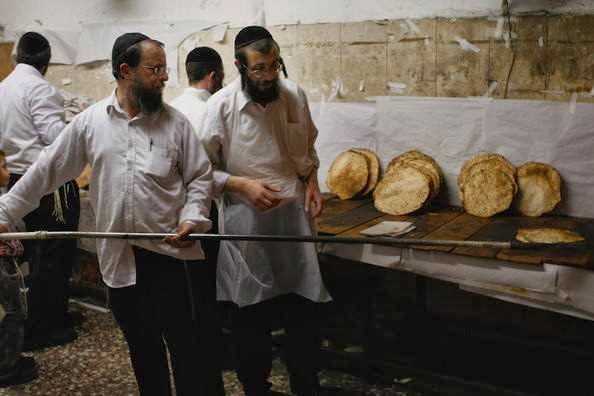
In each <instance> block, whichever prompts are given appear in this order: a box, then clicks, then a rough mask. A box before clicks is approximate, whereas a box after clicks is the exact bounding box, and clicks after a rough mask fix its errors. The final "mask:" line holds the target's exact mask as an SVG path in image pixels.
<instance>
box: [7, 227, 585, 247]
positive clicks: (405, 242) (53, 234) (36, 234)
mask: <svg viewBox="0 0 594 396" xmlns="http://www.w3.org/2000/svg"><path fill="white" fill-rule="evenodd" d="M174 235H175V234H173V233H150V232H84V231H33V232H6V233H0V241H2V240H10V239H20V240H24V239H78V238H96V239H159V240H161V239H164V238H166V237H169V236H174ZM185 239H188V240H212V241H258V242H313V243H316V242H322V243H345V244H374V245H387V246H412V245H416V246H451V247H472V248H494V249H551V248H555V249H593V248H594V246H593V245H592V243H590V242H577V243H556V244H547V243H523V242H519V241H515V240H514V241H471V240H467V241H457V240H439V239H417V238H395V237H337V236H326V235H322V236H308V235H238V234H223V235H221V234H190V235H188V236H187V237H186V238H185Z"/></svg>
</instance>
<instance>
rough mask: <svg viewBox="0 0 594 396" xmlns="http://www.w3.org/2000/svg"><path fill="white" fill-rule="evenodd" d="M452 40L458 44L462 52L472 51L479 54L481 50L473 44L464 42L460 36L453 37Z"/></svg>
mask: <svg viewBox="0 0 594 396" xmlns="http://www.w3.org/2000/svg"><path fill="white" fill-rule="evenodd" d="M454 40H455V41H457V42H458V44H460V47H461V48H462V49H463V50H464V51H472V52H480V51H481V49H480V48H479V47H477V46H476V45H474V44H471V43H469V42H468V41H466V40H465V39H463V38H462V37H460V36H454Z"/></svg>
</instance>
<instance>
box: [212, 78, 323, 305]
mask: <svg viewBox="0 0 594 396" xmlns="http://www.w3.org/2000/svg"><path fill="white" fill-rule="evenodd" d="M279 84H280V96H279V98H278V99H277V100H275V101H273V102H271V103H268V104H267V105H266V106H265V107H264V106H261V105H259V104H257V103H255V102H253V101H252V100H250V99H249V98H248V97H247V96H246V95H245V93H244V92H243V91H242V90H241V81H240V79H236V80H235V81H234V82H233V83H232V84H230V85H228V86H227V87H225V88H223V89H222V90H220V91H218V92H217V93H216V94H214V95H213V96H212V97H211V98H210V99H209V101H208V103H207V112H206V116H205V120H204V127H203V128H202V132H201V135H200V138H201V140H202V142H203V144H204V147H205V148H206V151H207V153H208V156H209V158H210V159H211V161H212V163H213V166H214V168H215V184H216V188H217V190H218V191H219V192H220V191H222V190H223V187H224V185H225V182H226V181H227V178H228V177H229V175H234V176H242V177H247V178H252V179H258V180H264V181H266V182H268V183H269V184H272V185H274V186H275V187H277V188H279V189H280V190H281V191H280V192H279V193H278V195H279V196H281V197H282V198H283V200H282V203H281V204H279V205H278V206H277V207H275V208H273V209H270V210H268V211H265V212H262V211H259V210H258V209H256V208H255V207H254V206H253V205H252V204H251V203H250V202H249V201H248V200H247V199H246V198H245V197H244V196H243V195H242V194H241V193H234V192H225V193H224V194H223V197H222V200H221V202H222V205H221V206H220V207H219V208H220V213H221V218H222V220H220V221H219V227H220V230H221V233H224V234H252V235H258V234H260V235H264V234H273V235H312V234H313V233H314V229H313V224H312V221H311V219H310V217H309V215H308V214H307V213H306V212H305V209H304V198H305V185H304V182H303V179H304V178H305V177H307V176H308V175H309V174H310V173H311V172H312V171H316V168H317V165H318V157H317V155H316V151H315V148H314V142H315V138H316V136H317V129H316V127H315V125H314V123H313V121H312V119H311V115H310V112H309V107H308V105H307V97H306V95H305V93H304V92H303V91H302V90H301V89H300V88H299V87H298V86H297V85H296V84H294V83H292V82H290V81H289V80H284V79H281V80H280V81H279ZM217 264H218V265H217V298H218V299H219V300H224V301H233V302H234V303H235V304H237V305H239V306H240V307H242V306H247V305H251V304H256V303H258V302H261V301H264V300H267V299H270V298H273V297H275V296H278V295H282V294H287V293H296V294H299V295H301V296H303V297H305V298H308V299H310V300H312V301H318V302H325V301H329V300H330V295H329V293H328V291H327V290H326V287H325V286H324V283H323V281H322V277H321V274H320V268H319V265H318V257H317V251H316V247H315V244H313V243H286V242H283V243H276V242H275V243H269V242H246V241H222V242H221V246H220V250H219V257H218V263H217Z"/></svg>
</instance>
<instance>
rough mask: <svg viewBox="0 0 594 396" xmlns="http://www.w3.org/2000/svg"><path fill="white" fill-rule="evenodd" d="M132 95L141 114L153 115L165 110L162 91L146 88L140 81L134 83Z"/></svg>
mask: <svg viewBox="0 0 594 396" xmlns="http://www.w3.org/2000/svg"><path fill="white" fill-rule="evenodd" d="M132 95H133V98H134V101H135V102H136V104H137V105H138V109H139V110H140V112H141V113H144V114H153V113H156V112H158V111H159V110H161V108H163V91H161V90H157V89H149V88H145V87H144V86H143V85H142V84H141V83H140V82H139V81H134V84H133V85H132Z"/></svg>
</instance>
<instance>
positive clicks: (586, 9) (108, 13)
mask: <svg viewBox="0 0 594 396" xmlns="http://www.w3.org/2000/svg"><path fill="white" fill-rule="evenodd" d="M510 3H511V8H512V12H515V13H522V12H538V11H542V10H545V11H547V12H549V13H559V14H566V13H576V14H584V13H586V14H593V13H594V0H565V1H563V0H511V2H510ZM500 6H501V0H78V1H76V0H49V1H39V0H0V25H3V26H4V33H3V35H4V37H0V40H2V39H3V40H10V39H11V38H14V37H12V36H14V34H15V33H14V32H18V31H23V30H28V29H33V28H35V29H39V28H41V27H42V28H45V29H58V30H59V29H63V30H80V25H81V24H85V23H91V22H104V21H109V22H114V21H150V20H188V19H197V20H212V21H214V22H225V21H226V22H230V24H231V25H232V26H245V25H247V24H252V23H260V24H262V23H266V24H267V25H279V24H295V23H304V24H308V23H322V22H355V21H366V20H379V19H399V18H423V17H428V16H447V17H458V16H460V17H462V16H478V15H490V14H496V13H498V12H499V9H500ZM0 34H2V33H1V31H0Z"/></svg>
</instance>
